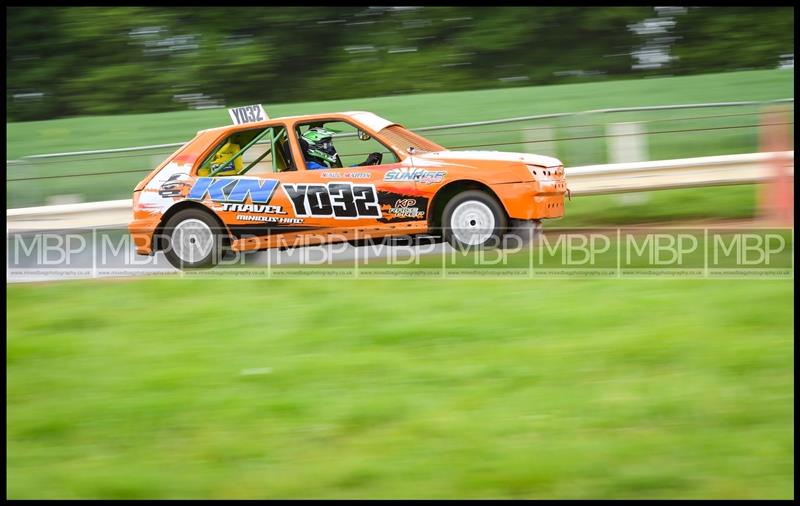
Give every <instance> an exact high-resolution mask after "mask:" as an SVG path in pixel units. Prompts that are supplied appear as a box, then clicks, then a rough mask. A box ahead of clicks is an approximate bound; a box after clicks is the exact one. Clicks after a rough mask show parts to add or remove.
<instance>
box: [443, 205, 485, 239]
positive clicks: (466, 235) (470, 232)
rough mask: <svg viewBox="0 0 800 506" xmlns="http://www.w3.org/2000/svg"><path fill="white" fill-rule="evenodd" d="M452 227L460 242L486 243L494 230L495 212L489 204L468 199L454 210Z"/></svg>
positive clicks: (451, 221) (451, 220)
mask: <svg viewBox="0 0 800 506" xmlns="http://www.w3.org/2000/svg"><path fill="white" fill-rule="evenodd" d="M450 228H451V230H452V231H453V235H454V236H455V237H456V239H458V241H459V242H461V243H463V244H466V245H468V246H477V245H480V244H483V243H485V242H486V241H487V240H489V238H490V237H491V236H492V232H494V214H492V210H491V209H489V206H487V205H486V204H484V203H483V202H479V201H477V200H468V201H467V202H464V203H463V204H460V205H459V206H458V207H456V208H455V209H454V210H453V215H452V217H451V218H450Z"/></svg>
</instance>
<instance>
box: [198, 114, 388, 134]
mask: <svg viewBox="0 0 800 506" xmlns="http://www.w3.org/2000/svg"><path fill="white" fill-rule="evenodd" d="M334 115H342V116H349V117H350V118H352V119H354V120H355V121H357V122H358V123H360V124H362V125H364V126H366V127H367V128H370V129H371V130H372V131H374V132H380V131H381V130H383V129H384V128H386V127H388V126H391V125H397V123H395V122H393V121H389V120H387V119H385V118H381V117H380V116H378V115H377V114H374V113H371V112H367V111H347V112H336V113H326V114H304V115H299V116H282V117H280V118H271V119H269V120H266V121H263V122H259V123H272V122H275V121H280V120H285V119H298V118H308V119H309V120H313V119H317V118H320V119H321V118H324V117H325V116H334ZM259 123H252V125H254V126H256V125H258V124H259ZM231 126H234V125H228V126H224V127H216V128H207V129H205V130H200V131H199V132H198V133H201V132H211V131H214V130H222V129H228V128H230V127H231ZM236 126H243V125H236Z"/></svg>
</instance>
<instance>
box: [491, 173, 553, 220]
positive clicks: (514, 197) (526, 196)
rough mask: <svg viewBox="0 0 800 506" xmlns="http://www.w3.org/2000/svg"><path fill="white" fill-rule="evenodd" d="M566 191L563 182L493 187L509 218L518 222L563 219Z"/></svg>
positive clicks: (551, 181)
mask: <svg viewBox="0 0 800 506" xmlns="http://www.w3.org/2000/svg"><path fill="white" fill-rule="evenodd" d="M566 189H567V187H566V182H564V181H563V180H562V181H560V180H543V181H531V182H523V183H507V184H498V185H494V186H493V187H492V190H494V192H495V193H496V194H497V196H498V197H499V198H500V201H501V202H502V203H503V206H504V207H505V209H506V213H508V216H509V217H510V218H513V219H518V220H539V219H547V218H561V217H562V216H564V194H565V193H566Z"/></svg>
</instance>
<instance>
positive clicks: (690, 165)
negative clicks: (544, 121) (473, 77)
mask: <svg viewBox="0 0 800 506" xmlns="http://www.w3.org/2000/svg"><path fill="white" fill-rule="evenodd" d="M775 157H780V158H781V159H782V160H785V161H786V163H787V165H791V167H792V169H791V173H792V174H793V173H794V151H782V152H777V153H748V154H742V155H724V156H707V157H700V158H683V159H677V160H658V161H650V162H635V163H617V164H608V165H589V166H583V167H568V168H566V169H565V172H566V176H567V186H568V187H569V189H570V192H571V195H573V196H581V195H601V194H612V193H624V192H635V191H647V190H662V189H670V188H690V187H704V186H715V185H733V184H745V183H756V182H760V181H764V180H766V179H768V178H769V177H770V175H771V172H770V171H771V169H770V164H771V162H772V160H773V159H774V158H775ZM132 205H133V203H132V201H131V200H130V199H123V200H111V201H105V202H88V203H82V204H64V205H57V206H41V207H26V208H20V209H8V210H6V230H7V232H12V231H23V230H61V229H73V228H88V227H104V226H119V225H126V224H127V223H128V221H130V219H131V217H132V216H131V213H132Z"/></svg>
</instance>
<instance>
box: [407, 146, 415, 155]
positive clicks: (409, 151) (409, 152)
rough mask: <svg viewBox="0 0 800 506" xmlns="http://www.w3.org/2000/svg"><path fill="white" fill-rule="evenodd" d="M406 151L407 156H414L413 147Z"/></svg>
mask: <svg viewBox="0 0 800 506" xmlns="http://www.w3.org/2000/svg"><path fill="white" fill-rule="evenodd" d="M406 151H408V154H409V155H413V154H414V146H409V147H408V149H407V150H406Z"/></svg>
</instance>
